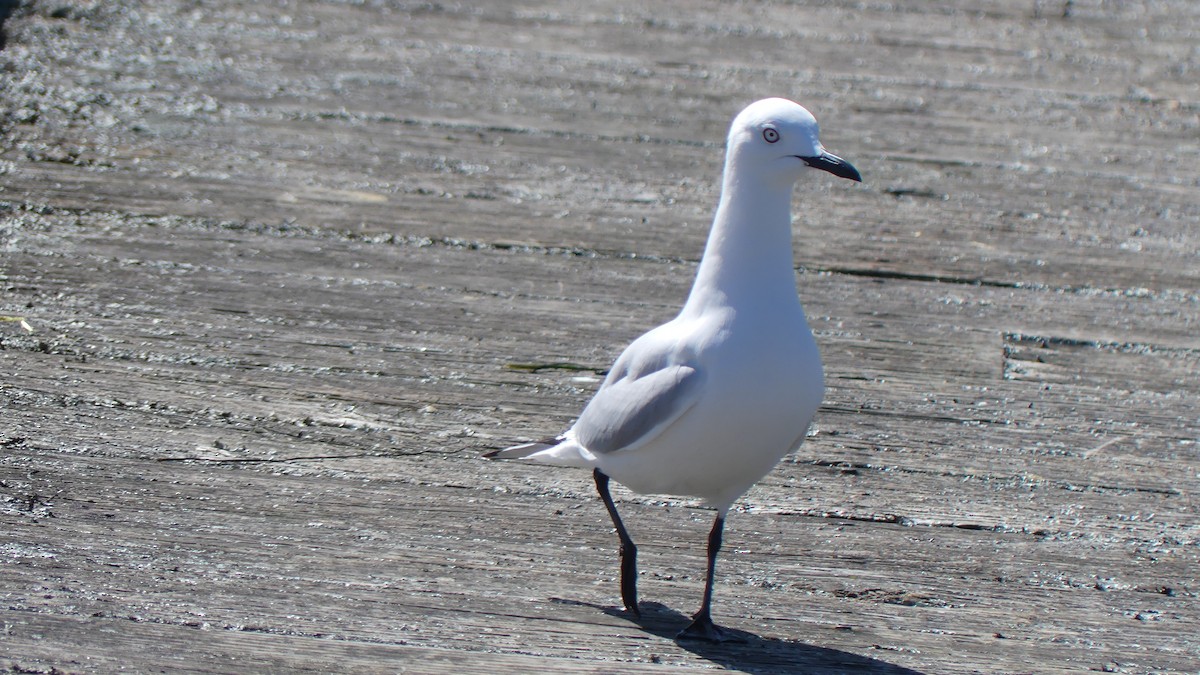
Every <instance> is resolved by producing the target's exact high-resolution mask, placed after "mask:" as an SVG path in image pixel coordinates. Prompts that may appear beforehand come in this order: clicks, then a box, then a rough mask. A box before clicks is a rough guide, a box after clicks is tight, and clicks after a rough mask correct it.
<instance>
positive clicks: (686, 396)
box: [572, 354, 704, 454]
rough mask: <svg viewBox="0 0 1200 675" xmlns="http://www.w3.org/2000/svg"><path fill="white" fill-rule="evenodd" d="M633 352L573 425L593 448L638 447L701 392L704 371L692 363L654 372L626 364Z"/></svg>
mask: <svg viewBox="0 0 1200 675" xmlns="http://www.w3.org/2000/svg"><path fill="white" fill-rule="evenodd" d="M627 356H629V354H624V355H622V358H621V359H618V360H617V364H616V366H615V367H614V368H613V373H612V374H611V375H610V376H609V377H608V379H606V380H605V381H604V385H603V386H601V387H600V391H598V392H596V396H595V397H594V398H593V399H592V400H591V402H590V403H588V404H587V407H586V408H584V409H583V413H582V414H581V415H580V416H579V420H578V421H577V422H575V426H574V427H573V428H572V431H573V432H574V436H575V440H576V442H578V443H579V445H581V446H583V447H584V448H586V449H587V450H588V451H590V452H592V453H596V454H605V453H610V452H617V451H619V450H626V449H630V448H633V447H636V446H638V445H640V444H642V443H644V442H645V441H647V440H649V439H651V438H653V437H654V436H656V435H657V434H658V433H659V432H661V431H662V430H663V429H666V428H667V427H668V426H670V425H671V424H672V423H673V422H674V421H675V420H677V419H679V417H680V416H681V415H683V413H685V412H687V410H688V409H689V408H691V407H692V406H693V405H695V403H696V401H697V400H698V399H699V398H700V392H701V389H702V387H701V386H700V384H701V381H702V380H703V379H704V378H703V374H702V373H701V372H700V371H699V370H698V369H697V368H696V367H694V366H691V365H683V364H681V365H664V366H662V367H659V368H657V369H653V370H650V371H649V372H638V370H633V371H630V370H629V369H627V368H625V367H624V365H625V363H623V362H626V361H630V360H632V359H627V358H626V357H627Z"/></svg>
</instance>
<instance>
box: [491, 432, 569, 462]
mask: <svg viewBox="0 0 1200 675" xmlns="http://www.w3.org/2000/svg"><path fill="white" fill-rule="evenodd" d="M563 440H564V438H563V437H562V436H559V437H557V438H546V439H542V440H540V441H533V442H532V443H521V444H520V445H513V446H510V447H507V448H503V449H501V450H492V451H491V452H485V453H483V458H484V459H521V458H523V457H528V456H530V455H532V454H535V453H538V452H541V451H543V450H548V449H550V448H553V447H554V446H556V445H558V444H559V443H561V442H562V441H563Z"/></svg>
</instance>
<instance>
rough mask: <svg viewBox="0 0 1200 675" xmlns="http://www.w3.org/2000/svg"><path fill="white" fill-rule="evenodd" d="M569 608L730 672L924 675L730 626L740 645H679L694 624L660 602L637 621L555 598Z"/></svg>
mask: <svg viewBox="0 0 1200 675" xmlns="http://www.w3.org/2000/svg"><path fill="white" fill-rule="evenodd" d="M551 600H552V601H554V602H557V603H560V604H564V605H576V606H581V607H591V608H593V609H598V610H600V611H602V612H604V613H605V614H608V615H609V616H614V617H618V618H621V619H624V620H626V621H630V622H631V623H634V624H636V625H637V626H639V627H640V628H641V629H642V630H644V631H646V632H647V633H650V634H652V635H657V636H658V637H662V638H666V639H668V640H674V641H675V644H677V645H679V646H680V647H682V648H683V649H686V650H688V651H689V652H691V653H693V654H695V655H696V656H699V657H701V658H704V659H708V660H709V661H712V662H713V663H716V664H719V665H721V666H722V667H724V668H727V669H735V670H740V671H742V672H746V673H764V674H766V673H781V674H782V673H797V674H799V673H804V674H805V675H809V674H817V675H820V674H826V675H835V674H838V673H887V674H889V675H922V674H921V672H920V671H917V670H912V669H911V668H905V667H903V666H897V665H895V664H892V663H888V662H886V661H880V660H878V659H872V658H868V657H866V656H859V655H858V654H852V653H850V652H844V651H841V650H839V649H830V648H828V647H817V646H815V645H810V644H805V643H803V642H797V641H794V640H781V639H779V638H768V637H763V636H761V635H756V634H754V633H750V632H748V631H744V630H737V629H734V628H728V627H726V629H725V630H727V631H728V632H729V633H731V634H732V635H733V637H734V639H735V640H736V641H729V642H703V641H699V640H676V639H675V636H676V634H678V633H679V631H680V630H682V629H683V627H684V626H686V625H687V624H688V622H690V621H691V619H690V618H689V617H687V616H685V615H683V614H680V613H679V612H677V611H675V610H673V609H671V608H670V607H667V606H666V605H663V604H661V603H657V602H641V603H639V604H638V609H640V610H641V614H642V615H641V616H640V617H636V618H635V617H632V616H630V615H629V613H628V612H626V611H625V610H624V609H622V608H618V607H605V606H603V605H595V604H592V603H590V602H581V601H578V600H566V599H563V598H551Z"/></svg>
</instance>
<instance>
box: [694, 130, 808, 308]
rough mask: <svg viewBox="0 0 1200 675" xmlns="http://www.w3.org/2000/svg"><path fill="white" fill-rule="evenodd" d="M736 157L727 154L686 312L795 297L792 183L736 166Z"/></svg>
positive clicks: (767, 304) (772, 304)
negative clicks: (717, 195)
mask: <svg viewBox="0 0 1200 675" xmlns="http://www.w3.org/2000/svg"><path fill="white" fill-rule="evenodd" d="M737 159H738V158H737V157H736V156H735V154H734V153H732V152H731V153H729V156H728V157H727V159H726V165H725V177H724V180H723V182H722V187H721V201H720V202H719V204H718V205H717V215H716V218H715V219H714V220H713V226H712V232H710V233H709V235H708V244H707V246H705V249H704V258H703V259H702V260H701V261H700V268H699V270H698V271H697V272H696V281H695V283H694V284H693V286H692V292H691V294H690V295H689V296H688V300H687V304H686V305H684V308H683V314H685V315H689V314H698V313H702V312H704V311H705V310H708V309H716V308H720V307H732V308H737V309H739V310H740V309H743V308H746V309H748V308H752V307H779V306H781V305H779V304H777V303H779V302H785V301H787V299H789V298H790V300H791V301H793V302H797V303H798V302H799V300H798V298H797V296H796V273H795V268H794V265H793V262H792V213H791V211H792V209H791V202H792V185H791V183H790V182H789V183H787V184H781V183H780V182H779V181H778V180H772V177H770V176H768V175H764V174H765V172H762V171H759V172H755V171H752V170H747V167H741V166H738V161H737ZM754 168H757V167H754ZM756 174H758V175H756Z"/></svg>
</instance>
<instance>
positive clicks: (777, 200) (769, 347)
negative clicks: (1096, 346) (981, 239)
mask: <svg viewBox="0 0 1200 675" xmlns="http://www.w3.org/2000/svg"><path fill="white" fill-rule="evenodd" d="M812 169H818V170H821V171H826V172H829V173H831V174H833V175H835V176H840V177H842V178H848V179H850V180H853V181H861V180H862V179H861V177H860V176H859V173H858V171H857V170H856V169H855V168H854V167H853V166H852V165H851V164H850V163H848V162H846V161H845V160H843V159H841V158H840V157H837V156H836V155H833V154H830V153H829V152H826V150H825V148H824V147H822V145H821V142H820V140H819V139H818V137H817V121H816V119H815V118H814V117H813V116H812V114H811V113H809V112H808V111H807V110H805V109H804V108H803V107H802V106H800V105H799V104H796V103H794V102H792V101H788V100H785V99H780V98H769V99H764V100H761V101H758V102H756V103H753V104H751V105H750V106H748V107H747V108H746V109H745V110H743V111H742V112H741V113H740V114H738V116H737V117H736V118H734V120H733V124H732V126H731V127H730V129H729V137H728V142H727V146H726V153H725V176H724V180H723V183H722V186H721V200H720V203H719V204H718V206H717V214H716V218H715V219H714V221H713V226H712V231H711V233H710V234H709V239H708V245H707V247H706V248H705V250H704V257H703V259H702V260H701V261H700V268H699V270H698V271H697V273H696V281H695V283H694V284H693V286H692V290H691V293H690V295H689V296H688V299H687V303H686V304H684V306H683V309H682V310H681V311H680V312H679V315H678V316H677V317H675V318H674V319H672V320H671V321H669V322H667V323H665V324H663V325H661V326H659V327H658V328H655V329H653V330H651V331H650V332H648V333H646V334H645V335H642V336H641V337H639V338H638V339H636V340H634V341H633V343H632V344H630V345H629V347H627V348H626V349H625V351H624V352H623V353H622V354H621V356H620V357H618V358H617V361H616V363H615V364H613V367H612V370H610V371H609V373H608V376H607V377H606V378H605V380H604V383H603V384H602V385H601V386H600V389H599V390H598V391H597V392H596V395H595V397H593V398H592V400H591V402H589V403H588V404H587V407H585V408H584V410H583V413H582V414H581V415H580V416H579V419H578V421H576V422H575V424H574V425H573V426H572V427H571V428H570V429H568V430H567V431H566V432H565V433H563V434H562V435H561V436H559V437H557V438H554V439H550V440H547V441H543V442H538V443H526V444H523V445H517V446H514V447H511V448H507V449H505V450H500V451H497V452H492V453H489V454H488V455H487V456H488V457H495V458H500V459H524V460H530V461H536V462H544V463H547V464H556V465H562V466H576V467H586V468H591V469H593V474H594V477H595V482H596V489H597V491H598V492H599V493H600V497H601V499H603V501H604V505H605V507H606V508H607V509H608V513H609V515H610V516H611V517H612V521H613V525H614V526H615V527H616V530H617V534H618V536H619V537H620V540H621V549H620V551H621V552H620V557H621V598H622V601H623V603H624V605H625V608H626V609H627V610H628V611H629V612H631V613H633V614H635V615H637V614H638V613H639V612H638V604H637V562H636V559H637V548H636V547H635V546H634V543H633V540H632V539H631V538H630V537H629V534H628V532H627V531H626V530H625V526H624V524H623V523H622V522H621V518H620V516H619V515H618V514H617V509H616V505H615V504H614V503H613V500H612V496H611V495H610V494H609V489H608V482H609V478H612V479H614V480H616V481H617V482H619V483H622V484H623V485H625V486H627V487H629V488H630V489H632V490H634V491H635V492H640V493H653V494H675V495H687V496H692V497H699V498H702V499H703V500H704V501H705V502H706V503H707V504H708V505H709V506H711V507H713V508H715V509H716V511H717V516H716V519H715V521H714V522H713V527H712V530H711V532H710V533H709V536H708V574H707V577H706V580H705V587H704V599H703V601H702V604H701V606H700V609H699V611H697V612H696V613H695V614H694V615H693V617H692V622H691V624H690V625H688V626H687V628H685V629H684V630H683V632H681V633H680V634H679V637H681V638H695V639H705V640H722V639H726V638H727V637H728V636H729V634H728V633H727V632H726V631H725V630H724V629H722V628H721V627H719V626H717V625H715V624H714V623H713V621H712V616H711V613H710V605H711V602H712V587H713V574H714V570H715V565H716V559H717V553H718V551H719V550H720V548H721V533H722V530H723V528H724V524H725V516H726V515H727V514H728V512H729V509H730V507H731V506H732V505H733V503H734V501H735V500H736V499H737V498H738V497H740V496H741V495H742V494H744V493H745V492H746V490H748V489H750V486H752V485H754V483H756V482H757V481H758V480H759V479H761V478H762V477H763V476H765V475H766V474H767V473H768V472H769V471H770V470H771V469H772V468H773V467H774V466H775V465H776V464H777V463H778V462H779V460H780V459H782V458H783V457H784V456H785V455H787V454H788V453H789V452H791V451H792V450H795V449H796V448H797V447H799V446H800V444H801V443H802V442H803V441H804V438H805V435H806V434H807V432H808V427H809V423H810V422H812V418H813V414H814V413H816V411H817V407H818V406H819V405H820V404H821V397H822V396H823V395H824V392H825V382H824V373H823V369H822V366H821V356H820V354H819V353H818V352H817V345H816V342H815V341H814V340H813V336H812V331H811V330H810V329H809V327H808V321H807V320H806V319H805V317H804V309H803V308H802V307H801V305H800V299H799V297H798V296H797V294H796V276H795V269H794V266H793V262H792V219H791V200H792V186H793V185H794V184H795V182H796V181H797V180H799V179H801V178H802V177H804V176H805V175H807V174H810V173H812V171H811V170H812Z"/></svg>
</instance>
